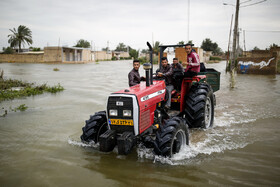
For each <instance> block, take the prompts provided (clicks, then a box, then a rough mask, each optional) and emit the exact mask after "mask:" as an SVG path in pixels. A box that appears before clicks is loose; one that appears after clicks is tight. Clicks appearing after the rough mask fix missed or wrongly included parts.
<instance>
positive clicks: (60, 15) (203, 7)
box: [0, 0, 280, 50]
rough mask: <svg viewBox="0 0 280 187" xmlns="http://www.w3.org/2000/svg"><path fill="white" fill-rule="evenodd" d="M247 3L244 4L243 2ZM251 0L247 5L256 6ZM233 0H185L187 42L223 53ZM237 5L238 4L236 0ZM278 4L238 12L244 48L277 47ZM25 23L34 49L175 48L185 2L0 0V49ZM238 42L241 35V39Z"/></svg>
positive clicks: (270, 0)
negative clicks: (80, 44) (156, 44)
mask: <svg viewBox="0 0 280 187" xmlns="http://www.w3.org/2000/svg"><path fill="white" fill-rule="evenodd" d="M243 1H247V0H243ZM258 1H260V0H251V2H249V3H246V4H251V3H255V2H258ZM235 2H236V0H190V24H189V25H190V27H189V30H190V32H189V39H190V40H193V43H194V44H195V46H200V45H201V43H202V41H203V40H204V39H205V38H210V39H211V40H212V41H213V42H217V44H218V45H219V46H220V47H221V48H222V49H223V50H227V45H228V36H229V28H230V20H231V15H232V14H233V13H234V12H235V7H233V6H230V5H228V6H225V5H223V3H229V4H235ZM241 2H242V1H241ZM279 10H280V1H279V0H267V1H266V2H263V3H260V4H257V5H254V6H249V7H244V8H241V9H240V15H239V18H240V19H239V20H240V21H239V22H240V24H239V26H240V28H241V29H244V30H245V41H246V49H247V50H248V49H249V50H250V49H252V48H253V47H254V46H258V47H259V48H263V49H264V48H266V47H269V45H270V44H272V43H276V44H278V45H280V32H251V31H280V12H279ZM19 25H25V26H27V27H29V28H30V29H31V31H32V36H33V45H32V46H33V47H44V46H47V45H49V46H57V45H58V44H60V45H67V46H73V45H75V43H76V42H77V40H79V39H85V40H88V41H90V42H91V41H92V42H93V45H94V46H95V47H96V49H97V50H100V49H101V48H104V47H106V46H107V44H108V41H109V47H110V49H115V47H116V46H117V45H118V43H120V42H123V43H124V44H126V45H129V46H131V47H132V48H136V49H143V48H147V47H146V41H150V42H152V39H153V40H154V41H160V42H161V43H162V44H177V43H178V42H179V41H182V40H184V41H187V39H188V0H172V1H170V0H137V1H136V0H110V1H109V0H99V1H97V0H67V1H66V0H24V1H23V0H0V47H1V49H2V47H7V46H8V45H9V44H8V42H7V41H8V37H7V36H8V34H10V31H9V29H12V28H17V27H18V26H19ZM240 44H241V45H242V47H243V46H244V43H243V32H242V35H241V38H240Z"/></svg>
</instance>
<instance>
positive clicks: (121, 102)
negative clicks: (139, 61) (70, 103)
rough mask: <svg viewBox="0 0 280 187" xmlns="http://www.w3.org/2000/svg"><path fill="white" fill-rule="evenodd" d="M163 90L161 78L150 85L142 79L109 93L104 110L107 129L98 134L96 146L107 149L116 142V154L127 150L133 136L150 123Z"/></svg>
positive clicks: (132, 143) (163, 95)
mask: <svg viewBox="0 0 280 187" xmlns="http://www.w3.org/2000/svg"><path fill="white" fill-rule="evenodd" d="M165 92H166V90H165V83H164V81H154V82H153V84H152V85H150V86H147V85H146V84H145V83H144V82H143V83H140V84H139V85H136V86H133V87H131V88H130V89H125V90H121V91H119V92H116V93H112V94H111V95H110V96H109V97H108V102H107V112H106V113H107V119H108V125H109V130H107V131H106V132H105V133H104V134H102V135H101V136H100V150H101V151H104V152H108V151H111V150H112V149H113V148H114V147H115V145H118V152H119V154H127V153H128V152H129V151H130V150H131V148H132V146H133V145H134V143H135V140H136V138H137V137H139V136H141V134H142V133H143V132H145V131H146V130H147V129H148V128H149V127H151V126H152V125H153V124H154V116H155V114H154V113H155V111H156V108H157V105H158V104H159V103H161V102H162V101H163V100H164V98H165Z"/></svg>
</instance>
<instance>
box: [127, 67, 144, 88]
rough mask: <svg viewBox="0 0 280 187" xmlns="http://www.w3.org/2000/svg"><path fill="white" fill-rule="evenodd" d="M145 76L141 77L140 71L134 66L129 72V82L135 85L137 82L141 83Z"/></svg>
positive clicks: (130, 84)
mask: <svg viewBox="0 0 280 187" xmlns="http://www.w3.org/2000/svg"><path fill="white" fill-rule="evenodd" d="M143 79H144V78H143V77H140V74H139V72H138V71H136V70H135V69H134V68H133V69H132V70H131V71H130V72H129V74H128V84H129V86H134V85H136V84H140V81H141V80H143Z"/></svg>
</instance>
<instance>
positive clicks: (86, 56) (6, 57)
mask: <svg viewBox="0 0 280 187" xmlns="http://www.w3.org/2000/svg"><path fill="white" fill-rule="evenodd" d="M91 61H93V58H92V55H91V50H90V49H87V48H77V47H59V46H56V47H45V48H44V51H40V52H33V51H31V52H24V53H14V54H0V62H30V63H87V62H91Z"/></svg>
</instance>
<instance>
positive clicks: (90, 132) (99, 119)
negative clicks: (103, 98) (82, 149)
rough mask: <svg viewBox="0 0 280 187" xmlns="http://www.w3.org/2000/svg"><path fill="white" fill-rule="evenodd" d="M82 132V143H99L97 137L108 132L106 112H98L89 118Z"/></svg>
mask: <svg viewBox="0 0 280 187" xmlns="http://www.w3.org/2000/svg"><path fill="white" fill-rule="evenodd" d="M82 130H83V134H82V135H81V140H82V141H83V142H87V143H88V142H91V141H94V142H95V143H97V142H99V136H100V135H101V134H103V133H104V132H105V131H107V130H108V124H107V117H106V112H105V111H100V112H96V113H95V114H94V115H93V116H90V118H89V120H86V124H85V126H84V127H83V128H82Z"/></svg>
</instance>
